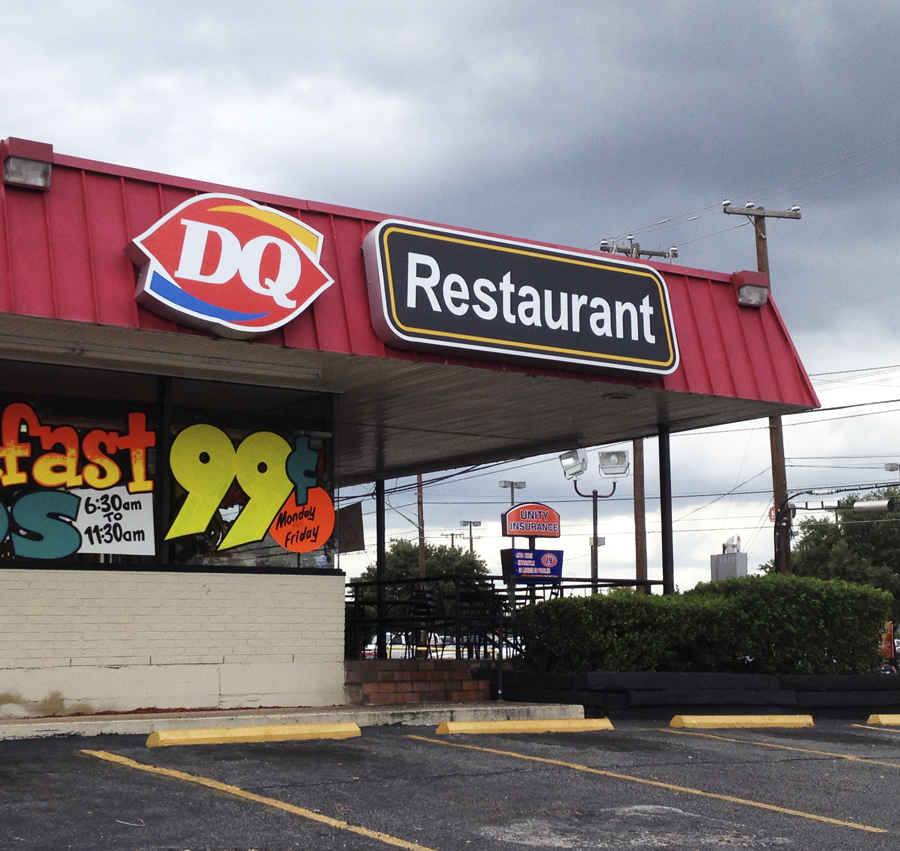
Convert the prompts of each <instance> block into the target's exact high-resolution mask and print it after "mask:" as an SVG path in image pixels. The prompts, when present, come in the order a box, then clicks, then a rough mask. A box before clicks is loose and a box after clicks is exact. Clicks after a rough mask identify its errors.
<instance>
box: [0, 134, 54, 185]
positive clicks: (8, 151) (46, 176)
mask: <svg viewBox="0 0 900 851" xmlns="http://www.w3.org/2000/svg"><path fill="white" fill-rule="evenodd" d="M0 160H2V161H3V183H4V184H6V185H7V186H19V187H21V188H23V189H40V190H43V191H46V190H47V189H49V188H50V178H51V176H52V173H53V145H48V144H46V143H45V142H31V141H29V140H28V139H17V138H15V137H13V136H10V138H8V139H4V140H3V141H2V142H0Z"/></svg>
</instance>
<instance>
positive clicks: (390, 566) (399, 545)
mask: <svg viewBox="0 0 900 851" xmlns="http://www.w3.org/2000/svg"><path fill="white" fill-rule="evenodd" d="M375 570H376V567H375V565H374V564H370V565H369V566H368V567H367V568H366V569H365V570H364V571H363V572H362V573H361V574H360V577H359V578H360V579H362V580H369V581H373V580H375V579H376V578H377V577H376V576H375ZM487 574H488V566H487V562H486V561H485V560H484V559H483V558H482V557H481V556H480V555H477V554H476V553H470V552H469V551H468V550H463V549H462V548H461V547H448V546H447V545H446V544H441V545H440V546H435V545H434V544H425V575H426V577H431V576H444V575H452V576H487ZM418 578H419V547H418V544H414V543H412V541H407V540H405V539H403V538H392V539H391V543H390V546H389V547H388V550H387V552H386V553H385V579H418Z"/></svg>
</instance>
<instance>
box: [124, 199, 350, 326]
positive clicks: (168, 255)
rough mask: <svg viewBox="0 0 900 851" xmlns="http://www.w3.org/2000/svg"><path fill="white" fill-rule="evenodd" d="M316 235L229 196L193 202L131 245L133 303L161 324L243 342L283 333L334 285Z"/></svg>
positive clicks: (295, 222) (268, 209)
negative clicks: (137, 274)
mask: <svg viewBox="0 0 900 851" xmlns="http://www.w3.org/2000/svg"><path fill="white" fill-rule="evenodd" d="M322 239H323V237H322V234H320V233H319V232H318V231H316V230H314V229H313V228H311V227H310V226H309V225H307V224H304V223H303V222H301V221H300V220H299V219H295V218H293V217H291V216H288V215H286V214H285V213H282V212H279V211H278V210H274V209H272V208H271V207H263V206H260V205H259V204H254V203H253V202H252V201H248V200H247V199H246V198H240V197H238V196H235V195H198V196H197V197H195V198H191V199H190V200H188V201H185V202H184V203H183V204H180V205H179V206H178V207H176V208H175V209H174V210H172V211H171V212H170V213H168V214H167V215H166V216H164V217H163V218H161V219H160V220H159V221H158V222H156V224H154V225H153V226H152V227H151V228H150V229H149V230H147V231H146V232H145V233H142V234H141V235H140V236H139V237H137V238H136V239H134V240H133V241H132V243H131V245H130V246H129V254H130V255H131V257H132V259H133V260H134V263H135V265H137V266H138V267H139V268H140V269H141V272H140V277H139V279H138V285H137V292H136V294H135V298H136V299H137V301H138V303H139V304H141V305H143V306H144V307H146V308H148V309H149V310H152V311H154V312H155V313H158V314H160V315H162V316H164V317H165V318H167V319H172V320H174V321H176V322H180V323H184V324H187V325H192V326H194V327H197V328H202V329H204V330H206V331H211V332H213V333H214V334H217V335H219V336H221V337H234V338H246V337H250V336H254V335H259V334H266V333H269V332H270V331H274V330H275V329H276V328H280V327H281V326H282V325H286V324H287V323H288V322H290V321H291V320H292V319H294V318H295V317H297V316H298V315H299V314H301V313H302V312H303V311H304V310H306V308H307V307H309V305H310V304H312V302H313V301H314V300H315V299H316V298H317V297H318V296H320V295H321V294H322V293H323V292H324V291H325V290H326V289H328V287H330V286H331V285H332V284H333V283H334V279H333V278H332V277H331V275H329V274H328V272H326V271H325V270H324V269H323V268H322V265H321V262H320V260H321V256H322Z"/></svg>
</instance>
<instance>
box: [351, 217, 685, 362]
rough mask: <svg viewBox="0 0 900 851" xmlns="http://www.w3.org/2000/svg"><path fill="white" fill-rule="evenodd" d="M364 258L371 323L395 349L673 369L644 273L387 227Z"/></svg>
mask: <svg viewBox="0 0 900 851" xmlns="http://www.w3.org/2000/svg"><path fill="white" fill-rule="evenodd" d="M363 251H364V255H365V261H366V277H367V280H368V285H369V304H370V307H371V311H372V321H373V325H374V327H375V330H376V332H377V333H378V335H379V337H380V338H381V339H382V340H383V341H384V342H386V343H388V344H389V345H392V346H395V347H397V348H404V349H432V350H433V349H440V350H443V351H446V352H449V353H455V354H463V353H464V352H471V353H472V354H474V355H476V356H478V357H494V358H505V357H507V356H510V355H512V356H515V357H523V358H528V359H531V360H537V361H555V362H560V361H562V362H564V363H567V364H573V365H578V366H590V367H601V368H604V369H616V370H628V371H632V372H649V373H656V374H668V373H670V372H672V371H673V370H675V369H676V368H677V366H678V346H677V343H676V339H675V328H674V325H673V322H672V311H671V307H670V306H669V296H668V292H667V290H666V283H665V281H664V280H663V278H662V276H661V275H660V274H659V273H658V272H657V271H656V270H655V269H653V268H651V267H650V266H646V265H644V264H641V263H633V262H626V261H621V260H617V259H614V258H612V257H607V256H595V255H590V254H579V253H575V252H571V251H561V250H557V249H553V248H548V247H542V246H536V245H529V244H527V243H521V242H513V241H510V240H505V239H499V238H495V237H488V236H480V235H477V234H472V233H465V232H462V231H454V230H447V229H445V228H437V227H431V226H427V225H419V224H413V223H410V222H402V221H394V220H388V221H385V222H382V223H381V224H380V225H378V227H376V228H375V229H374V230H373V231H371V233H369V234H368V236H367V237H366V239H365V242H364V246H363Z"/></svg>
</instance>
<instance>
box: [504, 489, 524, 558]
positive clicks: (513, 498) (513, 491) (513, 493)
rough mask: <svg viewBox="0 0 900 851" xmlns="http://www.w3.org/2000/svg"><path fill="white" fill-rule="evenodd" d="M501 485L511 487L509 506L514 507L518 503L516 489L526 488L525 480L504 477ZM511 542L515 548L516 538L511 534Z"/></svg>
mask: <svg viewBox="0 0 900 851" xmlns="http://www.w3.org/2000/svg"><path fill="white" fill-rule="evenodd" d="M500 487H501V488H509V507H510V508H512V507H513V506H514V505H515V504H516V491H517V490H521V489H522V488H524V487H525V482H511V481H509V480H508V479H503V480H501V482H500ZM509 543H510V545H511V546H512V547H513V548H515V546H516V539H515V538H514V537H512V536H510V539H509Z"/></svg>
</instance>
